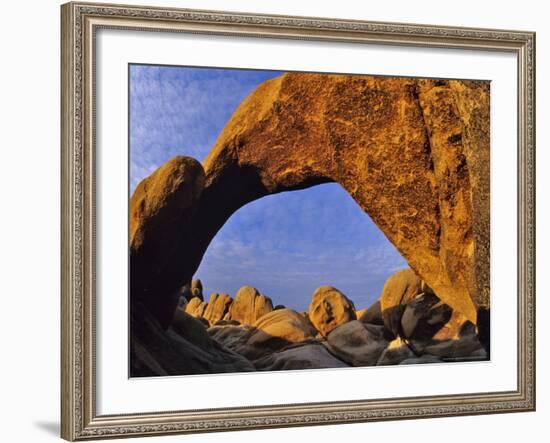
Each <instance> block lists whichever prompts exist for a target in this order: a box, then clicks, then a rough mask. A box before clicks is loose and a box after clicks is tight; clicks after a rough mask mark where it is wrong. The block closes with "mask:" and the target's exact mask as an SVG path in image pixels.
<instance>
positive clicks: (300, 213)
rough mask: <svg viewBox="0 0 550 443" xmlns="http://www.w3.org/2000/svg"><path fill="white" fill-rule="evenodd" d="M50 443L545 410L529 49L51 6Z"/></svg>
mask: <svg viewBox="0 0 550 443" xmlns="http://www.w3.org/2000/svg"><path fill="white" fill-rule="evenodd" d="M61 14H62V42H61V43H62V373H61V377H62V392H61V400H62V401H61V404H62V426H61V432H62V437H63V438H65V439H67V440H84V439H93V438H108V437H122V436H144V435H159V434H173V433H193V432H205V431H212V432H213V431H226V430H237V429H261V428H269V427H280V426H303V425H318V424H335V423H351V422H359V421H376V420H392V419H402V418H421V417H440V416H449V415H469V414H488V413H497V412H518V411H531V410H534V408H535V337H534V332H535V325H534V322H535V294H534V290H535V289H534V288H535V284H534V278H535V275H534V273H535V271H534V263H535V260H534V257H535V246H534V245H535V241H534V240H535V221H534V220H535V219H534V211H535V207H534V202H535V200H534V193H535V189H534V186H535V179H534V171H535V146H534V143H535V127H534V121H535V119H534V116H535V108H534V106H535V103H534V89H535V75H534V72H535V71H534V64H535V36H534V34H533V33H531V32H525V31H503V30H491V29H470V28H452V27H443V26H434V25H413V24H395V23H378V22H361V21H351V20H339V19H326V18H323V19H321V18H306V17H286V16H267V15H257V14H247V13H228V12H218V11H195V10H183V9H167V8H156V7H133V6H124V5H106V4H91V3H79V2H76V3H68V4H65V5H63V6H62V8H61Z"/></svg>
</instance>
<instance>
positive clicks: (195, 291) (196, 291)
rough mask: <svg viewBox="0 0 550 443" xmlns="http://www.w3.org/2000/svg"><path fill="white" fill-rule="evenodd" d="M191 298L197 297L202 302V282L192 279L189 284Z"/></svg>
mask: <svg viewBox="0 0 550 443" xmlns="http://www.w3.org/2000/svg"><path fill="white" fill-rule="evenodd" d="M191 297H198V298H200V299H201V300H204V295H202V282H201V281H200V280H199V279H198V278H197V279H193V281H192V282H191Z"/></svg>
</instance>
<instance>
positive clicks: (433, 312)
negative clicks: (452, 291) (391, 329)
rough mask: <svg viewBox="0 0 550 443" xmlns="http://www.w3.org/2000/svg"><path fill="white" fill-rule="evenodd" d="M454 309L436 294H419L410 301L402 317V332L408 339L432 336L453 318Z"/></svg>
mask: <svg viewBox="0 0 550 443" xmlns="http://www.w3.org/2000/svg"><path fill="white" fill-rule="evenodd" d="M451 315H452V310H451V308H450V306H449V305H447V304H445V303H442V302H441V301H440V300H439V298H438V297H437V296H436V295H434V294H425V293H422V294H419V295H417V296H416V297H415V298H414V299H413V300H411V301H409V303H407V305H406V306H405V309H404V311H403V316H402V317H401V332H402V335H403V337H405V338H407V339H418V338H420V339H428V338H432V337H433V336H434V335H435V334H436V333H437V332H438V331H439V330H440V329H441V328H443V327H444V326H445V325H446V324H447V323H448V322H449V320H450V319H451Z"/></svg>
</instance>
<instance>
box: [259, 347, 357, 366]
mask: <svg viewBox="0 0 550 443" xmlns="http://www.w3.org/2000/svg"><path fill="white" fill-rule="evenodd" d="M254 365H255V367H256V369H257V370H260V371H280V370H296V369H320V368H345V367H348V365H347V364H346V363H344V362H343V361H341V360H339V359H338V358H336V357H335V356H334V355H332V354H331V353H330V352H328V351H327V349H325V347H324V346H323V345H321V344H319V343H307V344H302V345H295V346H290V347H287V348H285V349H283V350H282V351H278V352H274V353H272V354H269V355H267V356H265V357H263V358H261V359H258V360H255V361H254Z"/></svg>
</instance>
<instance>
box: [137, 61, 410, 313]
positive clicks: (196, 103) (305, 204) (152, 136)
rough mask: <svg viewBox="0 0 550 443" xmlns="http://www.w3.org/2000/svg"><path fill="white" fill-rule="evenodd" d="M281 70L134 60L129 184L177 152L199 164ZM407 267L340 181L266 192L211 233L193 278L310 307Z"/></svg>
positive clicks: (374, 286) (207, 287)
mask: <svg viewBox="0 0 550 443" xmlns="http://www.w3.org/2000/svg"><path fill="white" fill-rule="evenodd" d="M281 74H282V73H281V72H275V71H251V70H229V69H210V68H186V67H160V66H143V65H131V67H130V188H131V191H132V192H133V190H134V189H135V187H136V185H137V184H138V183H139V181H141V180H142V179H143V178H145V177H146V176H147V175H149V174H150V173H151V172H153V171H154V170H155V169H156V168H158V167H159V166H160V165H161V164H162V163H164V162H165V161H167V160H168V159H170V158H172V157H173V156H175V155H188V156H191V157H194V158H196V159H198V160H200V161H202V160H203V159H204V158H205V157H206V156H207V155H208V152H209V151H210V149H211V147H212V146H213V145H214V142H215V141H216V138H217V136H218V134H219V133H220V131H221V130H222V128H223V126H224V125H225V123H226V122H227V120H228V119H229V117H230V116H231V114H232V113H233V111H234V110H235V109H236V108H237V106H238V105H239V103H240V102H241V101H242V100H243V99H244V98H245V97H246V96H247V95H249V94H250V93H251V92H252V91H253V90H254V89H255V88H256V86H258V85H259V84H260V83H261V82H263V81H264V80H267V79H269V78H273V77H276V76H278V75H281ZM406 266H407V264H406V262H405V260H404V259H403V258H402V257H401V256H400V254H399V253H398V252H397V251H396V250H395V248H394V247H393V245H391V243H389V241H388V240H387V239H386V238H385V236H384V235H383V234H382V232H381V231H380V230H379V229H378V228H377V227H376V225H374V223H373V222H372V221H371V219H370V218H369V217H368V216H367V215H366V214H365V213H364V212H363V210H362V209H361V208H360V207H359V206H358V205H357V204H356V203H355V201H354V200H353V199H352V198H351V197H350V196H349V195H348V194H347V192H346V191H345V190H344V189H342V188H341V187H340V186H339V185H338V184H334V183H331V184H325V185H320V186H315V187H313V188H309V189H306V190H302V191H293V192H287V193H282V194H277V195H272V196H268V197H264V198H262V199H260V200H257V201H255V202H252V203H250V204H248V205H246V206H245V207H243V208H241V209H240V210H239V211H237V212H236V213H235V214H234V215H233V216H232V217H231V218H230V219H229V220H228V222H227V223H226V224H225V226H224V227H223V228H222V229H221V230H220V232H219V233H218V235H217V236H216V237H215V238H214V239H213V241H212V243H211V245H210V247H209V249H208V250H207V252H206V254H205V256H204V258H203V261H202V263H201V265H200V267H199V269H198V271H197V273H196V277H198V278H200V279H201V280H202V282H203V286H204V291H205V295H206V296H207V297H208V295H209V294H210V293H211V292H227V293H229V294H231V295H235V293H236V292H237V290H238V289H239V288H240V287H241V286H244V285H251V286H255V287H257V288H258V290H260V292H262V293H264V294H266V295H268V296H270V297H271V298H272V299H273V302H274V304H284V305H285V306H288V307H292V308H294V309H297V310H306V309H307V306H308V305H309V302H310V300H311V295H312V293H313V291H314V290H315V288H317V287H318V286H321V285H332V286H335V287H337V288H338V289H340V290H341V291H343V292H344V293H345V294H346V295H347V296H348V297H350V298H351V299H352V300H353V301H354V303H355V305H356V307H357V309H361V308H364V307H367V306H368V305H370V304H371V303H372V302H373V301H374V300H376V299H377V298H378V296H379V294H380V290H381V289H382V286H383V284H384V281H385V280H386V278H387V277H389V276H390V275H391V274H392V273H393V272H395V271H396V270H398V269H401V268H403V267H406Z"/></svg>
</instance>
